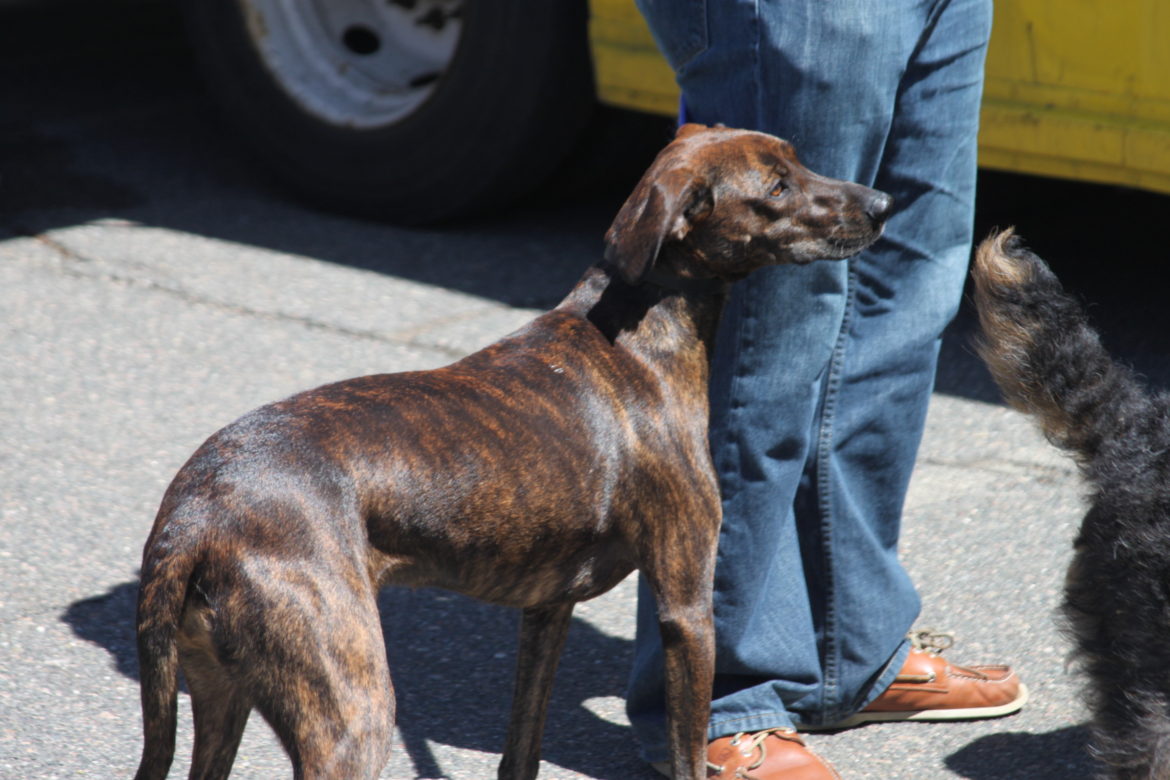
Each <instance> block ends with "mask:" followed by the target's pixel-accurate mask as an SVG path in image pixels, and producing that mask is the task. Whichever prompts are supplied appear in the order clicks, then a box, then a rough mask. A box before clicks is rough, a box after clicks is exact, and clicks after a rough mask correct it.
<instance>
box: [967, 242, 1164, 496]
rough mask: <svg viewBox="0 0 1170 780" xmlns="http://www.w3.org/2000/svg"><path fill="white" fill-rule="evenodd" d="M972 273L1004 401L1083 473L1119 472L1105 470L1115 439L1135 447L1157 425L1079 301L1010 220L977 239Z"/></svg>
mask: <svg viewBox="0 0 1170 780" xmlns="http://www.w3.org/2000/svg"><path fill="white" fill-rule="evenodd" d="M972 275H973V277H974V279H975V302H976V308H977V309H978V312H979V322H980V325H981V327H982V330H983V335H982V339H981V341H980V343H979V353H980V356H981V357H982V358H983V359H984V361H985V362H986V363H987V365H988V367H989V368H990V369H991V373H992V375H993V376H994V377H995V381H996V383H997V384H998V385H999V387H1000V390H1001V391H1002V392H1003V394H1004V396H1005V398H1006V399H1007V401H1008V403H1010V404H1011V405H1012V406H1014V407H1015V408H1017V409H1019V410H1021V411H1023V412H1026V413H1028V414H1031V415H1033V416H1035V417H1036V418H1037V420H1038V421H1039V423H1040V427H1041V429H1042V430H1043V431H1044V433H1045V435H1046V436H1047V437H1048V439H1049V441H1051V442H1052V443H1053V444H1055V445H1056V446H1058V447H1061V448H1062V449H1065V450H1067V451H1069V452H1070V453H1071V454H1072V455H1073V457H1074V458H1076V460H1077V462H1078V463H1079V465H1080V466H1081V469H1082V471H1083V472H1084V474H1085V476H1086V478H1088V479H1089V480H1090V482H1092V483H1094V484H1096V485H1098V486H1100V485H1102V484H1109V483H1110V482H1114V481H1115V480H1116V479H1117V477H1118V476H1119V475H1115V474H1109V473H1106V472H1105V470H1107V469H1109V468H1111V466H1110V464H1116V463H1118V462H1119V458H1118V457H1117V456H1118V455H1119V454H1122V453H1117V452H1116V448H1118V447H1130V448H1135V449H1140V448H1142V447H1143V446H1144V444H1143V442H1145V441H1146V440H1147V438H1148V437H1147V436H1146V435H1145V433H1146V432H1149V431H1151V430H1153V429H1156V428H1157V425H1153V424H1151V423H1152V422H1153V420H1154V418H1155V417H1156V415H1157V412H1156V410H1155V409H1154V404H1153V403H1152V401H1151V399H1150V398H1149V396H1148V395H1147V393H1146V391H1145V390H1144V388H1143V387H1142V386H1141V384H1140V383H1139V382H1138V380H1137V378H1136V377H1135V376H1134V375H1133V373H1132V372H1131V371H1130V370H1129V369H1128V368H1126V367H1124V366H1121V365H1119V364H1117V363H1115V362H1114V361H1113V360H1112V358H1110V356H1109V354H1108V353H1107V352H1106V351H1105V348H1104V347H1103V346H1102V344H1101V341H1100V338H1099V337H1098V335H1097V333H1096V331H1094V330H1093V328H1092V327H1091V326H1090V325H1089V322H1088V318H1087V316H1086V314H1085V311H1084V308H1083V307H1082V306H1081V304H1080V303H1079V302H1078V301H1077V300H1076V299H1075V298H1073V297H1072V296H1071V295H1069V294H1068V293H1067V292H1065V290H1064V289H1063V288H1062V287H1061V285H1060V282H1059V281H1058V280H1057V278H1056V276H1055V275H1054V274H1053V273H1052V271H1051V270H1049V268H1048V267H1047V266H1046V265H1045V264H1044V262H1043V261H1042V260H1041V259H1040V258H1039V257H1037V256H1036V255H1034V254H1033V253H1032V252H1030V251H1028V250H1027V249H1025V248H1024V246H1023V244H1022V242H1021V241H1020V239H1019V238H1018V237H1017V236H1016V235H1015V234H1014V232H1013V231H1012V230H1006V231H1003V232H1001V233H998V234H996V235H993V236H991V237H990V238H988V239H987V240H985V241H984V242H983V243H982V244H981V245H980V246H979V248H978V250H977V251H976V254H975V264H974V268H973V270H972ZM1104 449H1110V451H1111V452H1110V454H1109V455H1107V454H1106V453H1105V452H1103V450H1104ZM1120 460H1124V458H1121V459H1120Z"/></svg>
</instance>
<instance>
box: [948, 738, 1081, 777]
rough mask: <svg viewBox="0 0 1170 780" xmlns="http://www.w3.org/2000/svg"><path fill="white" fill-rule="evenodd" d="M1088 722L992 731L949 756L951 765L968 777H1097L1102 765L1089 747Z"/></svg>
mask: <svg viewBox="0 0 1170 780" xmlns="http://www.w3.org/2000/svg"><path fill="white" fill-rule="evenodd" d="M1088 739H1089V730H1088V728H1087V727H1086V726H1067V727H1065V728H1062V729H1057V730H1055V731H1048V732H1045V733H1043V734H1027V733H1021V732H1007V733H999V734H989V735H988V736H986V737H981V738H979V739H977V740H975V741H974V742H972V743H970V744H969V745H965V746H964V747H963V748H961V749H960V750H957V751H955V752H954V753H952V754H951V755H949V756H947V759H946V764H947V768H948V769H950V770H951V771H953V772H955V773H957V774H959V775H960V776H962V777H965V778H968V780H1004V778H1008V777H1026V778H1028V780H1069V779H1070V778H1089V777H1095V776H1096V772H1097V770H1099V767H1097V766H1095V765H1094V764H1093V760H1092V759H1091V758H1090V757H1089V754H1088V752H1087V751H1086V750H1085V744H1086V743H1087V742H1088Z"/></svg>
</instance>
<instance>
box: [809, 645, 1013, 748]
mask: <svg viewBox="0 0 1170 780" xmlns="http://www.w3.org/2000/svg"><path fill="white" fill-rule="evenodd" d="M910 641H911V648H910V654H909V655H908V656H907V657H906V662H905V663H904V664H902V669H901V670H900V671H899V672H898V675H897V677H895V678H894V682H893V683H892V684H891V685H890V687H889V688H887V689H886V690H885V692H883V693H882V695H881V696H878V697H877V698H876V699H874V700H873V701H872V702H870V703H869V705H868V706H866V708H865V709H863V710H862V711H861V712H858V713H856V714H855V715H852V716H850V717H848V718H846V719H845V720H843V721H840V722H838V723H834V724H831V725H828V726H821V727H819V728H820V729H842V728H849V727H850V726H857V725H860V724H862V723H874V722H889V721H903V720H927V721H940V720H968V719H976V718H998V717H1001V716H1004V715H1011V714H1012V713H1013V712H1017V711H1018V710H1019V709H1020V708H1021V707H1023V706H1024V703H1025V702H1026V701H1027V700H1028V689H1027V688H1026V687H1025V686H1024V684H1023V683H1021V682H1020V678H1019V677H1018V676H1017V675H1016V673H1015V671H1013V670H1012V668H1011V667H1010V666H956V665H955V664H951V663H948V662H947V660H946V659H944V658H943V657H942V655H941V653H942V651H943V650H945V649H947V648H948V647H950V646H951V645H952V644H954V638H953V637H952V635H950V634H944V633H935V632H933V631H931V630H929V629H927V630H923V631H915V632H912V633H911V634H910ZM810 730H813V729H810Z"/></svg>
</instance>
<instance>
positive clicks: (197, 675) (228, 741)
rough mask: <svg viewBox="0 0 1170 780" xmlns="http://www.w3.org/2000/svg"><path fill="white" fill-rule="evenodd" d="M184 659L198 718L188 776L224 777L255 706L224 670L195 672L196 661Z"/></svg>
mask: <svg viewBox="0 0 1170 780" xmlns="http://www.w3.org/2000/svg"><path fill="white" fill-rule="evenodd" d="M184 661H185V662H184V664H183V668H184V670H185V675H186V678H187V687H188V688H189V689H190V691H191V710H192V712H193V714H194V719H195V749H194V752H193V755H192V757H191V773H190V774H189V775H188V778H189V780H223V778H226V777H227V776H228V774H229V773H230V772H231V771H232V764H233V763H234V762H235V759H236V751H237V750H238V749H239V747H240V737H242V736H243V734H244V726H245V724H247V722H248V715H249V714H250V713H251V711H252V705H251V704H250V703H249V701H248V699H247V697H246V696H245V695H244V692H243V691H242V690H241V689H240V688H239V687H238V686H235V685H233V684H232V683H231V682H230V681H228V679H227V676H226V675H225V674H224V673H223V669H219V670H217V671H216V672H213V671H211V670H201V671H192V669H193V667H194V666H195V664H191V663H187V662H186V659H184Z"/></svg>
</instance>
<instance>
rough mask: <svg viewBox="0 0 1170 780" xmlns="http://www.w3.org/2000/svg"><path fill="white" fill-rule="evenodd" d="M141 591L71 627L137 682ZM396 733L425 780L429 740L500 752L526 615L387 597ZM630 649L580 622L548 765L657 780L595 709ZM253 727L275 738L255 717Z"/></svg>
mask: <svg viewBox="0 0 1170 780" xmlns="http://www.w3.org/2000/svg"><path fill="white" fill-rule="evenodd" d="M137 592H138V583H137V582H126V583H122V584H120V585H117V586H115V587H113V588H111V589H110V590H109V591H107V592H106V593H104V594H102V595H100V596H95V597H92V598H87V599H83V600H80V601H77V602H74V603H73V604H71V605H69V607H68V608H67V609H66V610H65V612H64V614H63V615H62V618H61V619H62V620H63V621H64V622H65V623H66V624H68V625H69V626H70V628H71V629H72V630H73V632H74V633H75V634H76V635H77V636H78V637H80V638H81V639H84V640H86V641H88V642H92V643H94V644H96V645H99V646H100V647H102V648H104V649H105V650H106V651H107V652H109V653H110V655H111V656H112V657H113V661H114V664H115V666H116V668H117V670H118V671H119V672H120V673H122V674H123V675H125V676H126V677H129V678H131V679H134V680H137V679H138V654H137V650H136V648H135V641H134V611H135V601H136V598H137ZM378 601H379V607H380V608H381V612H382V630H383V635H384V636H385V640H386V654H387V657H388V659H389V663H390V673H391V676H392V679H393V684H394V687H395V696H396V699H397V703H398V714H397V720H398V729H399V736H400V737H401V739H402V741H403V744H404V745H405V750H406V752H407V754H408V755H409V756H410V759H411V763H412V764H413V765H414V768H415V770H416V774H417V776H418V777H440V776H442V774H443V772H442V768H441V767H440V765H439V762H438V761H437V759H436V758H435V756H434V754H433V753H432V751H431V749H430V748H429V746H428V740H431V741H436V742H439V743H442V744H447V745H453V746H457V747H460V748H467V749H471V750H476V751H481V752H488V753H498V752H499V751H500V750H501V749H502V747H503V744H504V736H505V734H506V731H507V724H508V710H509V707H510V705H511V700H512V678H513V671H514V669H513V665H514V663H515V653H516V634H517V631H518V626H519V623H518V617H519V613H517V612H515V611H514V610H510V609H506V608H503V607H496V606H492V605H489V604H484V603H481V602H478V601H474V600H472V599H469V598H465V597H463V596H459V595H457V594H453V593H447V592H444V591H439V590H431V589H422V590H416V591H411V590H406V589H403V588H387V589H386V590H384V591H383V592H382V594H381V596H380V598H379V600H378ZM631 653H632V643H631V642H629V641H628V640H625V639H619V638H615V637H611V636H607V635H605V634H603V633H601V632H600V631H598V630H597V629H596V628H594V627H593V626H591V625H590V624H589V623H586V622H585V621H583V620H574V622H573V625H572V628H571V630H570V633H569V639H568V642H567V644H566V647H565V651H564V655H563V656H562V659H561V667H560V670H559V672H558V674H557V683H556V687H555V688H554V690H553V697H552V702H551V704H550V706H549V716H548V725H547V727H546V729H545V742H544V750H543V757H544V759H545V760H547V761H550V762H552V763H554V764H557V765H560V766H564V767H567V768H570V769H572V770H573V771H576V772H580V773H582V774H584V775H587V776H589V777H596V778H600V779H601V780H606V779H607V778H608V779H610V780H619V778H632V777H645V778H652V777H655V776H656V775H654V774H653V773H652V772H651V771H650V770H648V769H645V768H644V767H643V766H642V765H641V763H640V762H639V760H638V757H637V752H636V746H635V743H634V739H633V736H632V734H631V733H630V730H629V728H628V727H627V726H623V725H618V724H615V723H612V722H610V721H608V720H604V719H602V718H600V717H599V716H597V715H595V714H594V713H593V712H592V711H591V710H590V709H588V708H587V707H585V706H583V704H584V703H585V702H586V701H587V700H589V699H595V698H598V697H620V696H622V695H623V693H624V690H625V679H626V674H627V671H628V669H629V663H630V655H631ZM252 728H267V727H266V726H264V725H263V724H262V722H261V721H260V719H259V718H258V717H255V716H254V717H253V720H252Z"/></svg>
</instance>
